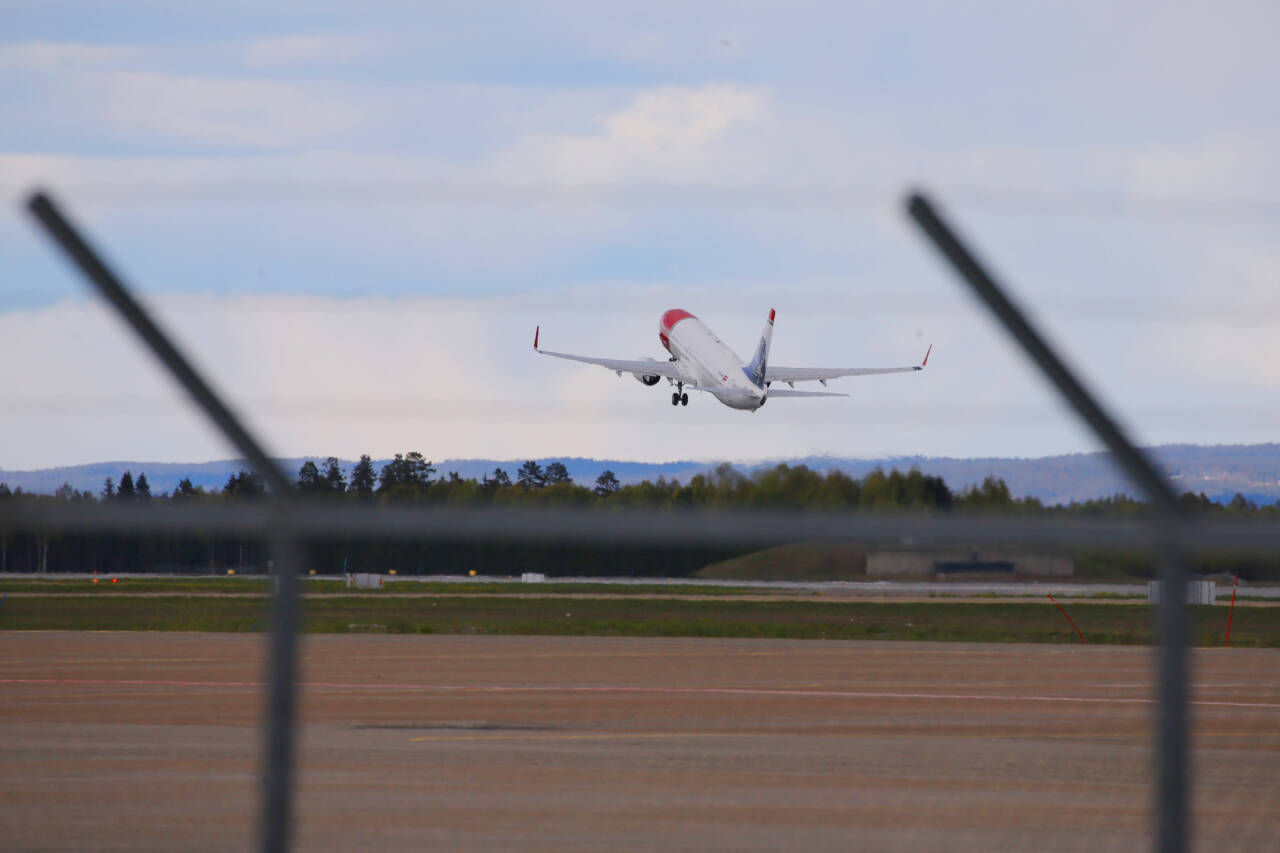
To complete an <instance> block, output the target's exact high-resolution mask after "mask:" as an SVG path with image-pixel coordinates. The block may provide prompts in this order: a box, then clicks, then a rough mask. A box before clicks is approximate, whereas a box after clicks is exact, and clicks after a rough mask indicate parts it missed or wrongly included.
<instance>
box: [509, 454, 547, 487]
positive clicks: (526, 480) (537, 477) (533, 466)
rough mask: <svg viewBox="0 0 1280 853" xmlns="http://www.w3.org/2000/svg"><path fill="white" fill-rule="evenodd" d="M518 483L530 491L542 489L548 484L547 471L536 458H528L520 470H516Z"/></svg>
mask: <svg viewBox="0 0 1280 853" xmlns="http://www.w3.org/2000/svg"><path fill="white" fill-rule="evenodd" d="M516 484H517V485H519V486H523V487H524V488H525V489H526V490H529V491H533V490H535V489H541V488H542V487H543V486H545V485H546V484H547V475H546V472H545V471H543V470H542V466H541V465H539V464H538V463H537V461H536V460H533V459H529V460H526V461H525V463H524V464H523V465H521V466H520V470H519V471H517V472H516Z"/></svg>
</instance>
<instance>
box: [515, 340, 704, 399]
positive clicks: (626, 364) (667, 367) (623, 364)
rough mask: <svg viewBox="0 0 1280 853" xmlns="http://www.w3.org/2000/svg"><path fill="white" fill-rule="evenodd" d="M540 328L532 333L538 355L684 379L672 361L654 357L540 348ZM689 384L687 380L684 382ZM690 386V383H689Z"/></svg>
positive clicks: (616, 369)
mask: <svg viewBox="0 0 1280 853" xmlns="http://www.w3.org/2000/svg"><path fill="white" fill-rule="evenodd" d="M540 331H541V330H540V329H539V330H538V331H535V332H534V334H533V349H534V351H535V352H537V353H539V354H540V355H550V356H554V357H555V358H567V359H569V360H570V361H581V362H583V363H584V364H598V365H600V366H601V367H606V368H608V369H609V370H612V371H613V372H614V373H617V374H619V375H621V374H623V373H634V374H636V375H637V376H665V377H666V378H668V379H675V380H684V375H683V374H681V373H680V372H679V371H678V370H677V369H676V366H675V364H674V363H673V362H670V361H658V360H656V359H643V358H640V359H634V360H631V359H621V358H596V357H594V356H589V355H573V354H572V353H567V352H552V351H551V350H546V349H542V348H540V347H539V346H538V334H539V332H540ZM685 384H686V385H689V383H688V382H686V383H685ZM689 387H692V385H689Z"/></svg>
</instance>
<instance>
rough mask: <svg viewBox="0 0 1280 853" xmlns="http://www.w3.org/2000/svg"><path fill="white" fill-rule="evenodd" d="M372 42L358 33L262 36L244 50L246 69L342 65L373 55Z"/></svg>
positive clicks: (373, 44)
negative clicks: (353, 34) (267, 37)
mask: <svg viewBox="0 0 1280 853" xmlns="http://www.w3.org/2000/svg"><path fill="white" fill-rule="evenodd" d="M374 47H375V43H374V41H373V40H372V39H369V38H365V37H361V36H341V35H299V36H284V37H281V38H272V39H261V40H258V41H254V42H251V43H250V44H249V45H248V46H246V47H245V49H244V63H245V65H246V66H247V67H249V68H291V67H298V66H312V65H344V64H347V63H350V62H354V61H355V60H358V59H364V58H366V57H368V56H369V55H370V54H372V52H373V50H374Z"/></svg>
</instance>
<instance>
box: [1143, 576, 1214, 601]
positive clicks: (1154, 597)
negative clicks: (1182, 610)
mask: <svg viewBox="0 0 1280 853" xmlns="http://www.w3.org/2000/svg"><path fill="white" fill-rule="evenodd" d="M1147 601H1148V603H1150V604H1159V603H1160V581H1147ZM1217 602H1218V586H1217V584H1215V583H1214V582H1213V581H1187V604H1217Z"/></svg>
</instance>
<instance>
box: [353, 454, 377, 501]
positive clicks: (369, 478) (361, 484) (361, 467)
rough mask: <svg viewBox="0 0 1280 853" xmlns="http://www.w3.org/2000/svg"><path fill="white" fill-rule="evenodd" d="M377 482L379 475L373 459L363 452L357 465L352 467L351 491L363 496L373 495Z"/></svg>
mask: <svg viewBox="0 0 1280 853" xmlns="http://www.w3.org/2000/svg"><path fill="white" fill-rule="evenodd" d="M376 484H377V475H375V474H374V472H373V460H372V459H370V458H369V456H368V454H363V455H361V457H360V461H359V462H357V463H356V467H354V468H352V469H351V488H350V489H349V491H350V492H351V493H352V494H354V495H356V496H358V497H362V498H367V497H372V495H373V490H374V487H375V485H376Z"/></svg>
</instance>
